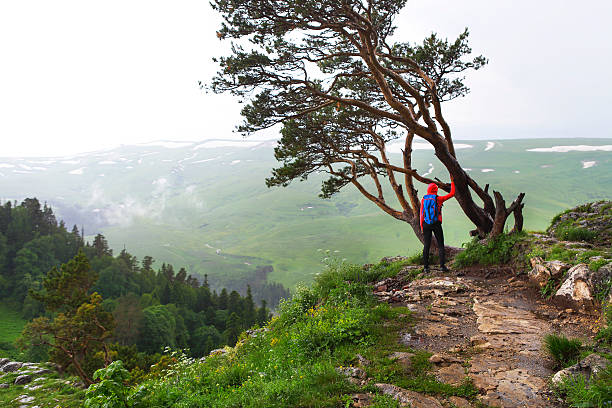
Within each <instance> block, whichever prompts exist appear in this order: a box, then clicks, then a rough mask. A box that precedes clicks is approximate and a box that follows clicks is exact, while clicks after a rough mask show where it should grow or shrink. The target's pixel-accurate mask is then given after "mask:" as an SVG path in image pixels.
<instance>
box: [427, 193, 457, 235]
mask: <svg viewBox="0 0 612 408" xmlns="http://www.w3.org/2000/svg"><path fill="white" fill-rule="evenodd" d="M427 194H438V186H437V185H436V184H434V183H431V184H430V185H428V186H427ZM454 196H455V183H453V182H452V181H451V191H450V193H448V194H447V195H445V196H438V206H439V208H442V203H444V202H445V201H446V200H448V199H449V198H452V197H454ZM438 220H439V221H440V222H442V211H440V214H439V215H438ZM421 231H423V199H421Z"/></svg>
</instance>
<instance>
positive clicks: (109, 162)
mask: <svg viewBox="0 0 612 408" xmlns="http://www.w3.org/2000/svg"><path fill="white" fill-rule="evenodd" d="M98 164H117V162H116V161H112V160H102V161H101V162H98Z"/></svg>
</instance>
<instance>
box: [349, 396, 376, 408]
mask: <svg viewBox="0 0 612 408" xmlns="http://www.w3.org/2000/svg"><path fill="white" fill-rule="evenodd" d="M352 398H353V405H351V406H352V407H355V408H362V407H369V406H370V405H372V402H373V401H374V396H373V395H372V394H354V395H353V396H352Z"/></svg>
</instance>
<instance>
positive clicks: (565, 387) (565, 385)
mask: <svg viewBox="0 0 612 408" xmlns="http://www.w3.org/2000/svg"><path fill="white" fill-rule="evenodd" d="M610 384H612V364H611V365H609V366H608V368H606V369H605V370H603V371H600V372H599V373H598V374H597V376H596V377H595V378H591V380H590V381H589V382H587V381H586V379H585V378H584V376H582V375H578V376H575V377H572V376H567V377H565V378H564V379H563V380H562V382H561V383H560V384H559V386H558V387H557V390H558V392H559V393H561V394H562V395H564V396H565V402H567V403H568V404H569V405H570V406H571V407H597V408H604V407H610V401H612V385H610Z"/></svg>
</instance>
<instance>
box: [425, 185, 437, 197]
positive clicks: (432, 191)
mask: <svg viewBox="0 0 612 408" xmlns="http://www.w3.org/2000/svg"><path fill="white" fill-rule="evenodd" d="M427 194H438V186H437V185H436V184H435V183H431V184H430V185H428V186H427Z"/></svg>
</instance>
